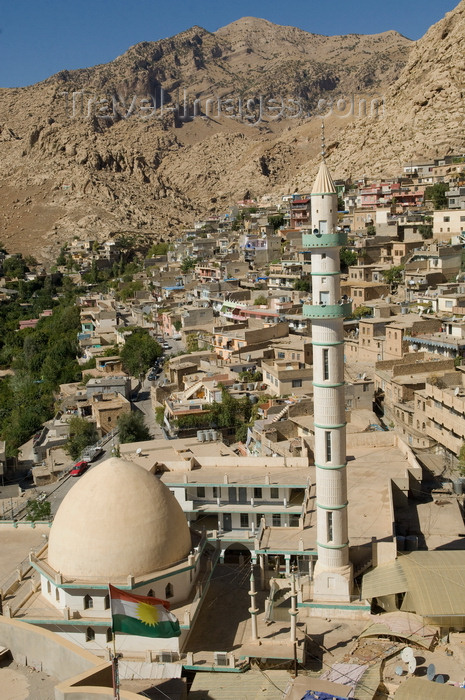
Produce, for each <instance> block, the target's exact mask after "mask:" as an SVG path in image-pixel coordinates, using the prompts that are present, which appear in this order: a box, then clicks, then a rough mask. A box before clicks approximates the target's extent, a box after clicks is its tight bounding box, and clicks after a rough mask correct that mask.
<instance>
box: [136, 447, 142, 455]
mask: <svg viewBox="0 0 465 700" xmlns="http://www.w3.org/2000/svg"><path fill="white" fill-rule="evenodd" d="M141 452H142V448H141V447H138V448H137V450H136V455H140V453H141Z"/></svg>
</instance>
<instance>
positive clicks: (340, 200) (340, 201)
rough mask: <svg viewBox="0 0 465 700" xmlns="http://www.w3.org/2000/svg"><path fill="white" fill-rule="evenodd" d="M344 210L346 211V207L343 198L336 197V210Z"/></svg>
mask: <svg viewBox="0 0 465 700" xmlns="http://www.w3.org/2000/svg"><path fill="white" fill-rule="evenodd" d="M345 209H346V205H345V202H344V199H343V197H341V196H340V195H338V198H337V210H338V211H345Z"/></svg>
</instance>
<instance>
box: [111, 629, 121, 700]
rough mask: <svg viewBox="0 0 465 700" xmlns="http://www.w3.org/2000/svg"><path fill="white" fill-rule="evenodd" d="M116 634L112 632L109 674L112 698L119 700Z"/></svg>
mask: <svg viewBox="0 0 465 700" xmlns="http://www.w3.org/2000/svg"><path fill="white" fill-rule="evenodd" d="M115 639H116V635H115V633H114V632H113V656H112V659H111V675H112V679H113V698H114V700H120V697H119V669H118V655H117V653H116V641H115Z"/></svg>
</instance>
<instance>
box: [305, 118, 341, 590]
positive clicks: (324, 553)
mask: <svg viewBox="0 0 465 700" xmlns="http://www.w3.org/2000/svg"><path fill="white" fill-rule="evenodd" d="M323 128H324V127H323V125H322V146H323V148H322V157H323V159H322V163H321V165H320V169H319V171H318V175H317V177H316V180H315V184H314V185H313V190H312V195H311V202H312V233H310V234H303V236H302V242H303V245H304V247H306V248H309V249H310V250H311V253H312V304H311V305H310V304H309V305H304V310H303V313H304V316H306V317H307V318H310V319H311V321H312V346H313V386H314V417H315V466H316V512H317V551H318V560H317V563H316V566H315V571H314V585H313V597H314V598H315V600H328V601H342V600H345V601H347V600H350V593H351V585H352V568H351V565H350V562H349V541H348V526H347V475H346V433H345V431H346V422H345V399H344V330H343V321H344V317H345V316H348V315H349V314H350V313H351V303H350V301H349V300H347V299H341V285H340V259H339V249H340V247H341V246H342V245H344V244H345V243H346V238H347V236H346V234H345V233H343V232H342V231H339V230H338V229H337V193H336V188H335V187H334V182H333V180H332V178H331V175H330V173H329V170H328V167H327V165H326V162H325V143H324V130H323Z"/></svg>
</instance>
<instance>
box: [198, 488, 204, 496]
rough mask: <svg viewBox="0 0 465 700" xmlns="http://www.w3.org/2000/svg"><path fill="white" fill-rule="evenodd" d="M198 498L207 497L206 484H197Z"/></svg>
mask: <svg viewBox="0 0 465 700" xmlns="http://www.w3.org/2000/svg"><path fill="white" fill-rule="evenodd" d="M197 498H205V486H197Z"/></svg>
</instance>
